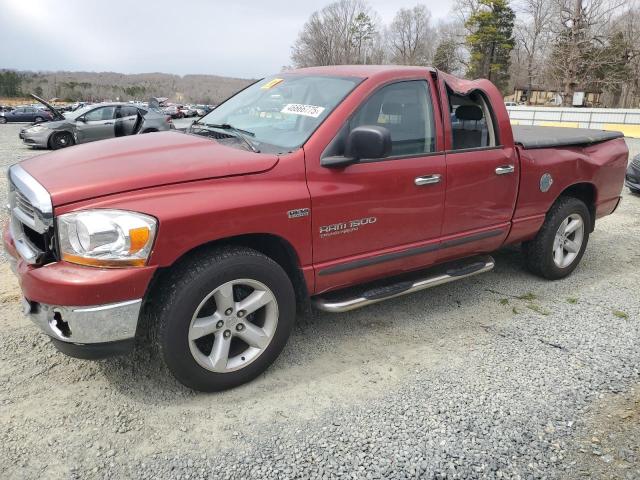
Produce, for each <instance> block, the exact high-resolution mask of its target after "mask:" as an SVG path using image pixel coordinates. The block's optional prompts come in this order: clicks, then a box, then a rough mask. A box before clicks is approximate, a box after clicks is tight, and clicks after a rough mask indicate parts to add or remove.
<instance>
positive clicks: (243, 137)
mask: <svg viewBox="0 0 640 480" xmlns="http://www.w3.org/2000/svg"><path fill="white" fill-rule="evenodd" d="M194 123H196V122H194ZM197 125H198V126H202V127H211V128H219V129H221V130H230V131H231V132H233V133H235V135H236V137H237V138H239V139H240V140H242V141H243V142H244V143H245V144H246V145H247V146H248V147H249V148H250V149H251V151H252V152H255V153H260V150H258V149H257V148H256V147H254V146H253V144H252V143H251V142H250V141H249V139H248V138H247V136H251V137H255V136H256V134H255V133H253V132H250V131H248V130H242V129H241V128H236V127H234V126H233V125H229V124H228V123H200V122H197Z"/></svg>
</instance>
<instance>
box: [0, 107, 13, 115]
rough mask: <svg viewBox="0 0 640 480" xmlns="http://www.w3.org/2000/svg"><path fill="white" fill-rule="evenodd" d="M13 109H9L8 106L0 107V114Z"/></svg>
mask: <svg viewBox="0 0 640 480" xmlns="http://www.w3.org/2000/svg"><path fill="white" fill-rule="evenodd" d="M13 108H14V107H10V106H9V105H0V113H1V112H10V111H11V110H13Z"/></svg>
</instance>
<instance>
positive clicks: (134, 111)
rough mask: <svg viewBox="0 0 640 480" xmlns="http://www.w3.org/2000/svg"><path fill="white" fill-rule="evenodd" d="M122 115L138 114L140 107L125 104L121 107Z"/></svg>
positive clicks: (131, 115)
mask: <svg viewBox="0 0 640 480" xmlns="http://www.w3.org/2000/svg"><path fill="white" fill-rule="evenodd" d="M119 113H120V117H122V118H124V117H133V116H135V115H138V109H137V108H136V107H129V106H123V107H120V112H119Z"/></svg>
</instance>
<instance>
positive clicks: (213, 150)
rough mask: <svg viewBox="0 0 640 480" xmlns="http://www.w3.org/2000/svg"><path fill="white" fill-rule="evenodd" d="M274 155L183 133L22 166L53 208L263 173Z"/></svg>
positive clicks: (91, 147) (75, 150)
mask: <svg viewBox="0 0 640 480" xmlns="http://www.w3.org/2000/svg"><path fill="white" fill-rule="evenodd" d="M277 163H278V157H277V156H276V155H270V154H261V153H253V152H249V151H246V150H241V149H239V148H234V147H228V146H225V145H222V144H220V143H218V142H216V141H214V140H211V139H208V138H204V137H198V136H195V135H187V134H184V133H179V132H156V133H149V134H145V135H132V136H130V137H123V138H116V139H112V140H103V141H100V142H94V143H88V144H85V145H77V146H74V147H71V148H66V149H63V150H58V151H56V152H52V153H48V154H45V155H39V156H37V157H33V158H30V159H28V160H25V161H23V162H22V163H21V164H20V165H21V166H22V168H24V169H25V170H26V171H27V172H28V173H29V174H31V175H32V176H33V177H34V178H35V179H36V180H37V181H38V182H40V183H41V184H42V185H43V186H44V188H46V189H47V191H48V192H49V193H50V194H51V200H52V203H53V206H60V205H64V204H67V203H73V202H78V201H81V200H86V199H89V198H96V197H101V196H104V195H110V194H114V193H120V192H126V191H131V190H139V189H142V188H149V187H156V186H160V185H168V184H173V183H182V182H191V181H194V180H204V179H210V178H220V177H227V176H232V175H247V174H251V173H259V172H264V171H267V170H269V169H271V168H273V167H274V166H275V165H276V164H277Z"/></svg>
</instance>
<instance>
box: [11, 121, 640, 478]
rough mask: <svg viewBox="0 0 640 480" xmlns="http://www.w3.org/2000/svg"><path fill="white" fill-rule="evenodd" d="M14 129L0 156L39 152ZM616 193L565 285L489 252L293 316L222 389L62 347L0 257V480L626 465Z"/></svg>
mask: <svg viewBox="0 0 640 480" xmlns="http://www.w3.org/2000/svg"><path fill="white" fill-rule="evenodd" d="M17 130H18V127H17V126H12V125H9V126H6V125H5V126H1V128H0V161H1V162H2V163H3V166H6V165H9V164H11V163H14V162H15V161H17V160H20V159H22V158H25V157H28V156H30V155H33V154H34V153H38V152H33V151H30V150H27V149H26V148H24V147H23V146H21V145H20V144H19V142H18V141H17ZM629 143H630V146H631V147H632V148H633V149H634V150H635V151H636V152H637V151H638V150H640V141H630V142H629ZM2 188H5V186H4V185H2ZM4 194H5V191H4V190H3V191H2V192H0V197H4ZM624 196H625V198H624V201H623V203H622V206H621V207H620V209H619V211H618V212H617V213H616V214H615V215H613V216H610V217H607V218H606V219H604V220H602V221H601V222H599V223H598V225H597V228H596V232H595V233H594V234H593V236H592V237H591V239H590V243H589V247H588V249H587V253H586V255H585V256H584V259H583V261H582V264H581V266H580V267H579V268H578V269H577V270H576V272H575V273H574V274H573V275H572V276H571V277H569V278H568V279H565V280H562V281H558V282H546V281H543V280H540V279H537V278H536V277H533V276H531V275H530V274H528V273H526V272H525V271H524V269H523V268H522V265H521V260H520V255H519V251H518V249H516V248H509V249H505V250H502V251H500V252H498V253H497V254H496V255H495V258H496V263H497V266H496V269H495V270H494V271H493V272H490V273H487V274H485V275H481V276H478V277H473V278H470V279H466V280H463V281H460V282H456V283H452V284H448V285H444V286H441V287H438V288H435V289H432V290H428V291H425V292H421V293H417V294H414V295H412V296H408V297H404V298H399V299H394V300H391V301H388V302H386V303H383V304H380V305H378V306H375V307H370V308H366V309H362V310H358V311H355V312H352V313H348V314H342V315H330V314H317V315H315V316H312V317H306V318H303V319H301V320H300V321H299V323H298V325H297V327H296V329H295V332H294V334H293V336H292V338H291V340H290V342H289V344H288V346H287V348H286V349H285V351H284V353H283V355H282V356H281V357H280V359H279V360H278V361H277V362H276V364H275V365H274V366H273V367H272V368H270V369H269V370H268V371H267V372H266V373H265V374H264V375H263V376H262V377H261V378H260V379H258V380H256V381H254V382H252V383H251V384H249V385H245V386H242V387H240V388H237V389H235V390H232V391H228V392H223V393H219V394H209V395H205V394H197V393H194V392H191V391H189V390H187V389H185V388H183V387H182V386H180V385H178V384H177V383H176V382H175V381H173V380H172V379H171V378H170V377H169V376H168V374H167V373H166V372H165V371H164V370H163V369H162V368H161V367H160V366H159V364H158V359H157V358H154V357H153V356H152V355H151V354H150V353H149V352H147V351H146V350H140V351H137V352H136V353H134V354H132V355H131V356H128V357H124V358H120V359H115V360H108V361H102V362H86V361H80V360H74V359H69V358H66V357H64V356H63V355H61V354H58V353H57V352H56V351H55V349H54V348H53V347H52V346H51V345H49V343H48V342H47V340H46V339H45V338H44V337H43V336H42V335H39V334H38V332H37V330H36V328H35V327H34V326H32V325H30V324H29V323H28V321H26V320H25V319H24V318H23V317H22V316H21V314H20V308H19V303H18V298H19V291H18V288H17V284H16V281H15V279H14V278H13V277H12V276H11V274H10V272H9V269H8V267H7V265H6V262H0V304H1V305H2V309H1V311H0V321H1V322H2V324H3V325H5V328H4V329H3V330H2V331H1V332H0V344H2V349H1V350H0V406H1V408H0V427H1V428H0V459H1V460H0V478H20V479H29V478H34V479H36V478H83V479H84V478H140V479H146V478H260V479H262V478H278V479H282V478H336V477H341V478H461V479H467V478H509V479H518V478H523V479H528V478H585V477H591V478H629V479H631V478H633V479H637V478H640V447H639V445H640V428H639V427H638V424H639V422H638V420H639V419H640V393H639V391H640V387H639V385H640V367H639V365H640V347H639V346H638V345H639V340H640V301H639V295H638V285H640V235H638V233H639V232H640V229H639V227H640V197H635V196H632V195H629V194H628V191H625V193H624ZM3 215H4V213H3Z"/></svg>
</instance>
